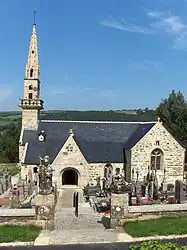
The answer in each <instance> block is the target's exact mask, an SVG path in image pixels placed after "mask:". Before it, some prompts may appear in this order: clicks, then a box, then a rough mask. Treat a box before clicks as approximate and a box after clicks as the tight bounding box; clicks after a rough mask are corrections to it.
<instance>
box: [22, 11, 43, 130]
mask: <svg viewBox="0 0 187 250" xmlns="http://www.w3.org/2000/svg"><path fill="white" fill-rule="evenodd" d="M19 107H21V109H22V129H26V130H37V127H38V120H39V113H40V110H41V109H43V100H41V99H40V66H39V62H38V41H37V34H36V23H35V12H34V24H33V29H32V36H31V40H30V47H29V55H28V61H27V65H26V71H25V79H24V97H23V98H22V99H20V103H19Z"/></svg>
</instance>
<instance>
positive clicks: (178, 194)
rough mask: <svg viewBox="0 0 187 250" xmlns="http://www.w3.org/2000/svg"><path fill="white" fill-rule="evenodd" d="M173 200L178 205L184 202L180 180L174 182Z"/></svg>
mask: <svg viewBox="0 0 187 250" xmlns="http://www.w3.org/2000/svg"><path fill="white" fill-rule="evenodd" d="M175 198H176V200H177V203H178V204H180V203H183V201H184V191H183V182H182V181H180V180H176V181H175Z"/></svg>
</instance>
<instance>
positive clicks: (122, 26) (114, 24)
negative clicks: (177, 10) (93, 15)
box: [101, 17, 153, 34]
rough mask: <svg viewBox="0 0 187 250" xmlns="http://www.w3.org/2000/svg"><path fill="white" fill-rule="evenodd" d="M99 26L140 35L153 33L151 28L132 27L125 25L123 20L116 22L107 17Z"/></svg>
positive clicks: (131, 25)
mask: <svg viewBox="0 0 187 250" xmlns="http://www.w3.org/2000/svg"><path fill="white" fill-rule="evenodd" d="M101 25H103V26H106V27H109V28H115V29H119V30H122V31H128V32H133V33H142V34H150V33H153V30H152V29H151V28H146V27H142V26H138V25H134V24H131V23H127V22H126V21H125V20H123V19H121V20H117V19H114V18H113V17H109V18H108V19H106V20H104V21H102V22H101Z"/></svg>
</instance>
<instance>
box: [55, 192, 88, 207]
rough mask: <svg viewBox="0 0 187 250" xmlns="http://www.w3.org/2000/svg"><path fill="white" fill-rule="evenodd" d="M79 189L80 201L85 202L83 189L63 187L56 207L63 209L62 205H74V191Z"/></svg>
mask: <svg viewBox="0 0 187 250" xmlns="http://www.w3.org/2000/svg"><path fill="white" fill-rule="evenodd" d="M75 191H77V192H78V193H79V203H84V202H85V200H84V196H83V191H82V189H78V188H77V189H73V188H71V189H67V188H66V189H62V190H60V192H59V197H58V200H57V205H56V209H61V208H62V207H67V208H68V207H73V197H74V193H75Z"/></svg>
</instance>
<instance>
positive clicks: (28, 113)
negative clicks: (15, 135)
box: [22, 109, 38, 130]
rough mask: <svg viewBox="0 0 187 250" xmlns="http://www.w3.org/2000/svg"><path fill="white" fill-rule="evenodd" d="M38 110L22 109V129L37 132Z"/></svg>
mask: <svg viewBox="0 0 187 250" xmlns="http://www.w3.org/2000/svg"><path fill="white" fill-rule="evenodd" d="M37 126H38V110H37V109H22V128H26V129H31V130H37Z"/></svg>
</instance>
